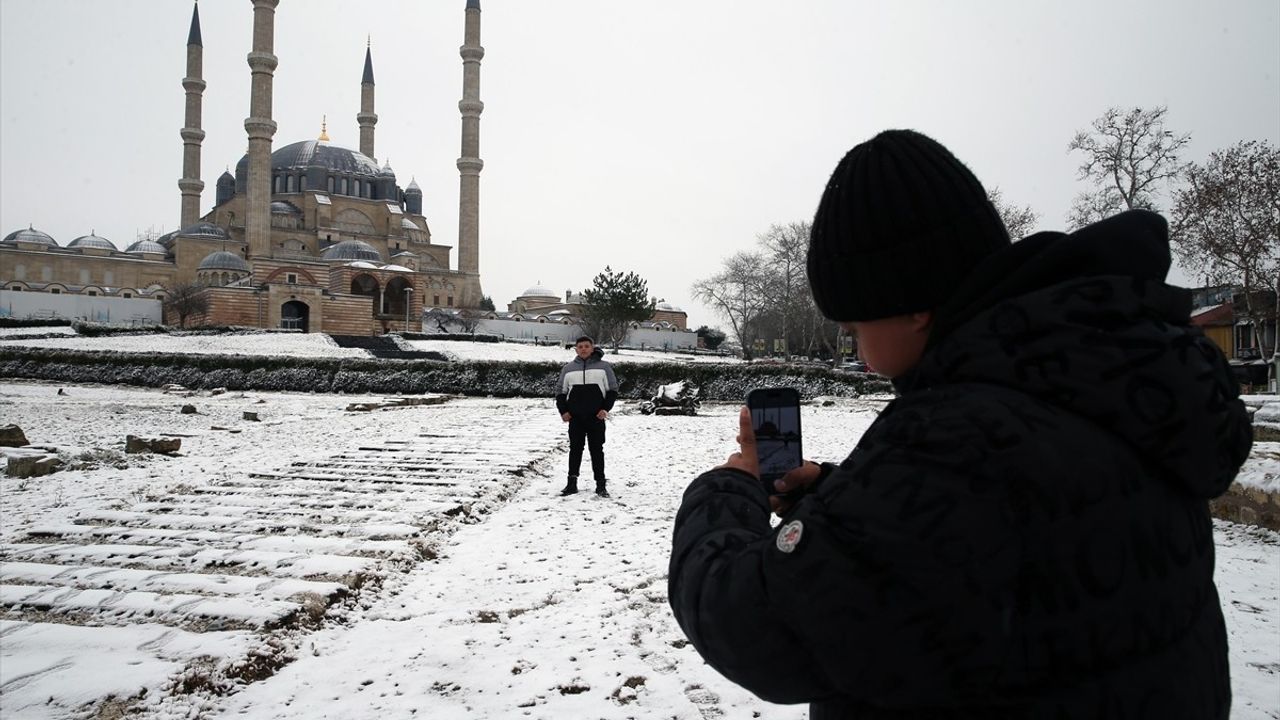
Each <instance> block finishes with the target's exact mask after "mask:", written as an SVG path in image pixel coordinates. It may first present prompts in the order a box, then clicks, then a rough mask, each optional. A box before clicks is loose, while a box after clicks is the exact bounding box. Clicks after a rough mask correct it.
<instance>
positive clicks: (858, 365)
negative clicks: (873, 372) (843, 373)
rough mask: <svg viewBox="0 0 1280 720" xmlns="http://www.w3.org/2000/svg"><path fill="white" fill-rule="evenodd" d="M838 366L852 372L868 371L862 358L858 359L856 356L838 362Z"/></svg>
mask: <svg viewBox="0 0 1280 720" xmlns="http://www.w3.org/2000/svg"><path fill="white" fill-rule="evenodd" d="M840 368H841V369H842V370H849V371H852V372H862V373H864V372H868V371H867V364H866V363H865V362H863V361H862V360H858V359H857V358H849V359H848V360H845V361H844V362H842V363H840Z"/></svg>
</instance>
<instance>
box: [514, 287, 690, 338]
mask: <svg viewBox="0 0 1280 720" xmlns="http://www.w3.org/2000/svg"><path fill="white" fill-rule="evenodd" d="M585 302H586V299H585V298H584V297H583V295H582V293H575V292H574V291H572V290H565V291H564V297H563V298H562V297H560V296H559V295H557V294H556V292H555V291H554V290H551V289H550V288H548V287H546V286H544V285H542V284H541V283H538V284H535V285H533V286H531V287H530V288H528V289H527V290H525V291H524V292H522V293H520V295H518V296H517V297H516V299H515V300H513V301H511V302H510V303H507V312H506V313H490V315H491V316H492V317H495V318H496V317H506V318H516V317H518V318H519V319H521V320H527V319H534V320H537V319H538V318H540V317H541V318H550V317H553V316H554V317H557V318H563V317H564V316H571V317H573V318H575V319H576V318H580V317H582V306H583V304H584V303H585ZM653 303H654V310H653V315H652V316H650V317H649V319H648V320H646V321H644V322H637V323H633V324H632V327H633V328H651V329H658V330H687V329H688V325H689V314H688V313H686V312H685V311H684V310H681V309H680V308H678V307H676V306H675V305H672V304H671V303H669V302H667V301H666V300H659V299H658V298H656V297H655V298H653Z"/></svg>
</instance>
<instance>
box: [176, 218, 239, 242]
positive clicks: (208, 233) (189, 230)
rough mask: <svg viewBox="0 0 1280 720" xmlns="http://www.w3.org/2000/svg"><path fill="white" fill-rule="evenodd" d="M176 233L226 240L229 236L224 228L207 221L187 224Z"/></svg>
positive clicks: (183, 235) (185, 235)
mask: <svg viewBox="0 0 1280 720" xmlns="http://www.w3.org/2000/svg"><path fill="white" fill-rule="evenodd" d="M178 235H180V236H182V237H198V238H216V239H218V240H227V239H229V238H230V237H231V236H230V235H228V234H227V231H226V230H223V229H222V228H220V227H218V226H217V225H214V224H213V223H207V222H198V223H195V224H194V225H188V226H186V227H184V228H182V229H181V230H179V231H178Z"/></svg>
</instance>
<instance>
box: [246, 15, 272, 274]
mask: <svg viewBox="0 0 1280 720" xmlns="http://www.w3.org/2000/svg"><path fill="white" fill-rule="evenodd" d="M251 2H252V3H253V50H252V52H250V53H249V56H248V58H247V60H248V62H249V70H250V71H251V72H252V73H253V83H252V86H251V89H250V91H249V117H247V118H245V120H244V129H245V132H247V133H248V134H249V183H248V184H249V187H248V195H249V197H248V208H247V209H246V214H247V216H248V217H246V218H245V241H246V242H247V244H248V245H249V255H250V256H251V257H252V256H257V257H263V256H269V255H270V254H271V138H272V137H273V136H274V135H275V134H276V123H275V121H274V120H272V119H271V81H272V77H273V75H274V73H275V69H276V62H277V61H276V56H275V55H274V54H272V50H273V49H274V47H275V19H276V5H278V4H280V0H251Z"/></svg>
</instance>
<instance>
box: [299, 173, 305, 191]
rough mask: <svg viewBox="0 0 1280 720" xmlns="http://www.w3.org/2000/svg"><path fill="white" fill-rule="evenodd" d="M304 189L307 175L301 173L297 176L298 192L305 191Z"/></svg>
mask: <svg viewBox="0 0 1280 720" xmlns="http://www.w3.org/2000/svg"><path fill="white" fill-rule="evenodd" d="M306 191H307V176H306V175H301V176H299V177H298V192H306Z"/></svg>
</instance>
